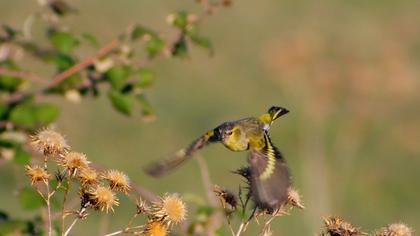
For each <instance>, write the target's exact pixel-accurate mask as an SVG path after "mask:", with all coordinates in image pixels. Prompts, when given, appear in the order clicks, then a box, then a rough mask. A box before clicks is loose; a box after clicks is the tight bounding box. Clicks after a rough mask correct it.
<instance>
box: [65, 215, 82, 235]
mask: <svg viewBox="0 0 420 236" xmlns="http://www.w3.org/2000/svg"><path fill="white" fill-rule="evenodd" d="M78 220H79V217H76V218H75V219H74V220H73V222H72V223H71V225H70V226H69V228H68V229H67V230H66V232H65V233H64V236H67V235H68V234H69V233H70V231H71V229H72V228H73V227H74V225H75V224H76V223H77V221H78Z"/></svg>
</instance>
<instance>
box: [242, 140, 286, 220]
mask: <svg viewBox="0 0 420 236" xmlns="http://www.w3.org/2000/svg"><path fill="white" fill-rule="evenodd" d="M264 139H265V143H266V145H265V147H264V148H263V149H254V150H251V153H250V155H249V158H248V162H249V164H250V176H248V180H249V182H250V185H251V186H250V187H251V189H250V190H251V196H252V197H253V199H254V201H255V203H256V204H257V206H258V207H259V208H260V209H266V210H268V211H270V212H273V211H275V210H276V209H278V208H279V207H280V206H282V205H284V204H285V203H286V201H287V198H288V190H289V187H290V186H291V182H292V181H291V177H290V173H289V169H288V167H287V165H286V162H285V161H284V158H283V157H282V155H281V153H280V151H279V150H278V149H277V148H276V147H275V146H274V145H273V144H272V142H271V140H270V137H269V136H268V134H267V133H265V135H264Z"/></svg>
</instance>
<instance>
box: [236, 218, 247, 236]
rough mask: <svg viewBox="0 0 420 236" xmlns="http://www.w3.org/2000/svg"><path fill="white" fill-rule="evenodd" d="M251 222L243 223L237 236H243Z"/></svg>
mask: <svg viewBox="0 0 420 236" xmlns="http://www.w3.org/2000/svg"><path fill="white" fill-rule="evenodd" d="M248 224H249V221H245V222H242V223H241V225H240V226H239V229H238V232H237V233H236V236H241V235H242V233H244V232H245V231H246V227H247V226H248Z"/></svg>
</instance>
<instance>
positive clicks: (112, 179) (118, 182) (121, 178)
mask: <svg viewBox="0 0 420 236" xmlns="http://www.w3.org/2000/svg"><path fill="white" fill-rule="evenodd" d="M102 178H103V179H105V180H107V181H108V182H109V187H110V188H111V189H112V190H115V191H120V192H123V193H125V194H128V192H129V191H130V190H131V186H130V179H129V178H128V176H127V175H126V174H124V173H123V172H121V171H118V170H108V171H106V172H105V173H104V174H103V175H102Z"/></svg>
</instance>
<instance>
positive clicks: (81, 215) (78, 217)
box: [64, 208, 86, 236]
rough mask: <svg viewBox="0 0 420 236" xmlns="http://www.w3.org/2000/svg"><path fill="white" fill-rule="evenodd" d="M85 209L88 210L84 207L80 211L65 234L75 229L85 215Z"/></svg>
mask: <svg viewBox="0 0 420 236" xmlns="http://www.w3.org/2000/svg"><path fill="white" fill-rule="evenodd" d="M85 211H86V208H82V209H81V210H80V211H79V212H78V214H77V217H76V218H75V219H74V220H73V222H71V224H70V226H69V227H68V228H67V230H66V232H65V233H64V236H67V235H68V234H69V233H70V231H71V230H72V229H73V227H74V225H75V224H76V223H77V221H78V220H79V219H81V218H82V217H83V213H84V212H85Z"/></svg>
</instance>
